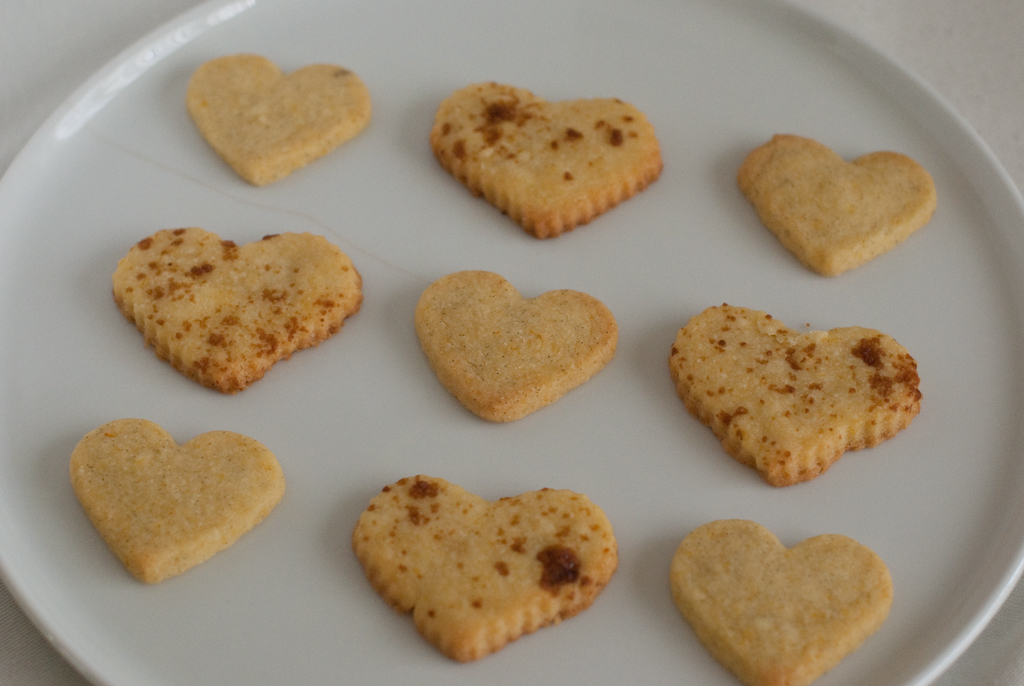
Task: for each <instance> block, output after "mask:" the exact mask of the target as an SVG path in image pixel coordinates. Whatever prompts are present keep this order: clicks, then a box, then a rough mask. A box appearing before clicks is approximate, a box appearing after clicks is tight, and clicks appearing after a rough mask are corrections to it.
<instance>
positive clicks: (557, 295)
mask: <svg viewBox="0 0 1024 686" xmlns="http://www.w3.org/2000/svg"><path fill="white" fill-rule="evenodd" d="M415 328H416V334H417V336H418V337H419V340H420V345H421V347H422V348H423V352H424V354H425V355H426V357H427V361H428V362H429V364H430V367H431V369H433V370H434V373H435V374H436V375H437V378H438V380H439V381H440V382H441V384H442V385H443V386H444V387H445V388H447V389H448V391H449V392H450V393H451V394H452V395H454V396H455V397H456V398H457V399H458V401H459V402H460V403H462V405H463V406H465V407H466V408H467V409H469V410H470V411H471V412H473V413H474V414H476V415H478V416H480V417H483V418H484V419H487V420H490V421H495V422H507V421H512V420H515V419H520V418H522V417H524V416H526V415H527V414H529V413H531V412H533V411H535V410H538V409H540V408H541V407H544V406H546V405H549V404H551V403H553V402H555V401H556V400H558V399H559V398H561V397H562V396H563V395H565V394H566V393H568V392H569V391H570V390H572V389H573V388H576V387H577V386H579V385H580V384H582V383H583V382H585V381H587V380H588V379H589V378H590V377H591V376H593V375H594V374H596V373H597V372H598V371H600V370H601V369H602V368H603V367H604V366H605V365H606V364H608V362H609V361H610V360H611V359H612V356H613V355H614V354H615V348H616V345H617V343H618V326H617V325H616V323H615V318H614V317H613V316H612V313H611V312H610V311H609V310H608V308H607V307H605V305H604V304H603V303H601V302H600V301H599V300H597V299H596V298H594V297H592V296H590V295H587V294H586V293H580V292H579V291H572V290H558V291H548V292H547V293H544V294H542V295H540V296H538V297H536V298H530V299H527V298H524V297H523V296H522V295H520V293H519V292H518V291H517V290H516V289H515V288H514V287H513V286H512V284H510V283H509V282H508V281H506V280H505V279H504V278H503V277H501V276H500V275H498V274H494V273H493V272H486V271H463V272H456V273H454V274H449V275H448V276H445V277H442V278H440V279H438V280H437V281H435V282H434V283H433V284H431V285H430V286H429V287H428V288H427V289H426V290H425V291H424V292H423V294H422V295H421V296H420V300H419V302H418V303H417V305H416V311H415Z"/></svg>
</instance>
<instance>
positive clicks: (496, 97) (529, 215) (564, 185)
mask: <svg viewBox="0 0 1024 686" xmlns="http://www.w3.org/2000/svg"><path fill="white" fill-rule="evenodd" d="M430 145H431V147H432V148H433V150H434V155H435V156H436V157H437V160H438V162H440V163H441V166H442V167H444V168H445V169H446V170H447V171H448V172H450V173H451V174H452V176H454V177H455V178H457V179H458V180H459V181H461V182H462V183H463V184H464V185H465V186H466V187H467V188H469V190H471V191H472V192H473V193H474V194H475V195H483V196H484V198H486V199H487V201H488V202H490V203H491V204H492V205H494V206H495V207H497V208H498V209H500V210H502V211H503V212H505V213H507V214H508V215H509V217H511V218H512V219H513V220H515V221H516V222H518V223H519V224H520V225H522V227H523V228H524V229H525V230H526V231H527V232H529V233H531V234H533V235H534V236H536V237H537V238H550V237H553V236H558V235H560V234H562V233H564V232H566V231H570V230H572V229H573V228H575V227H576V226H578V225H580V224H585V223H587V222H589V221H590V220H591V219H593V218H594V217H596V216H597V215H599V214H601V213H602V212H605V211H607V210H609V209H611V208H612V207H614V206H615V205H617V204H618V203H620V202H622V201H623V200H626V199H627V198H631V197H632V196H634V195H636V194H637V193H639V192H640V191H642V190H643V189H644V188H646V187H647V186H648V185H649V184H651V183H653V182H654V181H655V180H656V179H657V178H658V176H660V174H661V167H662V162H661V152H660V148H659V146H658V139H657V138H656V137H655V135H654V127H653V126H651V124H650V122H648V120H647V117H645V116H644V114H643V113H642V112H640V111H639V110H638V109H636V108H635V107H633V106H632V105H630V104H629V103H625V102H623V101H621V100H617V99H612V98H603V99H593V100H572V101H565V102H548V101H546V100H543V99H542V98H539V97H537V96H535V95H533V94H532V93H530V92H529V91H527V90H523V89H521V88H514V87H512V86H506V85H502V84H497V83H481V84H474V85H471V86H467V87H465V88H463V89H460V90H458V91H455V93H453V94H452V95H450V96H449V97H448V98H447V99H445V100H444V101H443V102H442V103H441V105H440V106H439V107H438V109H437V113H436V115H435V118H434V127H433V129H432V130H431V132H430Z"/></svg>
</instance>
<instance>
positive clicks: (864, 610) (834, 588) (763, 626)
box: [670, 520, 893, 686]
mask: <svg viewBox="0 0 1024 686" xmlns="http://www.w3.org/2000/svg"><path fill="white" fill-rule="evenodd" d="M670 580H671V587H672V597H673V599H674V600H675V603H676V605H677V606H678V607H679V610H680V612H682V614H683V616H684V617H685V618H686V620H687V621H688V622H689V623H690V625H691V626H692V627H693V629H694V632H695V633H696V634H697V637H698V638H699V639H700V641H701V643H703V644H704V646H705V647H706V648H707V649H708V651H709V652H710V653H711V654H712V655H713V656H714V658H715V659H716V660H718V661H719V662H720V663H721V664H722V665H723V666H724V667H725V668H726V669H728V670H730V671H731V672H733V673H734V674H735V675H736V676H738V677H739V679H740V680H741V681H742V682H743V683H745V684H747V685H748V686H805V685H806V684H809V683H810V682H812V681H814V679H816V678H817V677H818V676H820V675H821V674H823V673H825V672H826V671H828V670H829V669H831V668H832V667H834V666H835V665H836V664H838V663H839V661H840V660H842V659H843V658H844V657H845V656H847V655H848V654H850V653H851V652H853V651H854V650H856V649H857V648H859V647H860V646H861V644H862V643H863V642H864V640H865V639H866V638H867V637H868V636H870V635H871V634H873V633H874V632H875V631H876V630H878V628H879V627H880V626H881V625H882V623H883V622H884V621H885V619H886V617H887V616H888V614H889V608H890V607H891V606H892V595H893V591H892V580H891V578H890V576H889V570H888V569H887V568H886V566H885V563H884V562H882V560H881V558H879V557H878V555H876V554H875V553H874V552H873V551H872V550H870V549H869V548H867V547H866V546H863V545H861V544H860V543H857V542H856V541H854V540H853V539H851V538H847V537H846V536H840V535H836V534H825V535H822V536H815V537H814V538H808V539H807V540H805V541H803V542H801V543H799V544H797V545H796V546H794V547H793V548H789V549H787V548H786V547H785V546H783V545H782V543H780V542H779V539H778V538H776V537H775V536H774V535H773V534H772V533H771V532H770V531H769V530H768V529H766V528H764V527H763V526H761V525H760V524H756V523H754V522H748V521H743V520H724V521H716V522H711V523H710V524H705V525H704V526H701V527H699V528H697V529H695V530H694V531H693V532H691V533H690V534H689V535H688V536H687V537H686V538H685V539H683V542H682V543H681V544H680V546H679V548H678V549H677V550H676V553H675V556H674V557H673V558H672V568H671V573H670Z"/></svg>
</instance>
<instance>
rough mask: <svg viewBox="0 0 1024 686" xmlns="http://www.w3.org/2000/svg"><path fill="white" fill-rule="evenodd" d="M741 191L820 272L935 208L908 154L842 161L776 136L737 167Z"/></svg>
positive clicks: (873, 252) (895, 239) (860, 258)
mask: <svg viewBox="0 0 1024 686" xmlns="http://www.w3.org/2000/svg"><path fill="white" fill-rule="evenodd" d="M737 181H738V183H739V187H740V190H741V191H743V194H744V195H745V196H747V199H748V200H750V202H751V203H753V205H754V208H755V209H756V210H757V214H758V215H759V216H760V218H761V221H762V222H763V223H764V225H765V226H767V227H768V228H769V229H770V230H771V231H772V233H774V234H775V235H776V236H777V237H778V239H779V241H781V242H782V245H784V246H785V247H786V249H787V250H789V251H790V252H792V253H793V254H794V255H795V256H796V257H797V259H799V260H800V261H801V262H802V263H803V264H804V265H806V266H807V267H809V268H810V269H813V270H814V271H816V272H818V273H819V274H823V275H825V276H835V275H837V274H841V273H843V272H845V271H847V270H849V269H853V268H854V267H859V266H860V265H862V264H864V263H865V262H867V261H869V260H872V259H874V258H876V257H878V256H879V255H881V254H882V253H885V252H888V251H889V250H891V249H892V248H894V247H896V246H897V245H898V244H900V243H902V242H903V241H904V240H906V239H907V238H908V237H909V236H910V234H912V233H914V232H915V231H917V230H918V229H919V228H921V227H922V226H924V225H925V224H927V223H928V220H929V219H931V217H932V213H933V212H934V211H935V203H936V195H935V184H934V182H933V181H932V177H931V176H930V175H929V174H928V172H927V171H926V170H925V169H924V168H923V167H922V166H921V165H920V164H918V163H917V162H915V161H914V160H912V159H910V158H909V157H907V156H906V155H901V154H900V153H896V152H873V153H870V154H867V155H864V156H862V157H858V158H857V159H855V160H854V161H853V162H846V161H845V160H843V159H842V158H841V157H840V156H839V155H837V154H836V153H835V152H833V151H832V150H830V149H829V148H827V147H825V146H824V145H822V144H821V143H818V142H817V141H813V140H810V139H809V138H801V137H799V136H790V135H776V136H775V137H773V138H772V139H771V141H769V142H768V143H765V144H764V145H762V146H761V147H759V148H757V149H755V150H754V151H753V152H751V153H750V155H748V156H747V158H746V160H744V162H743V164H742V165H741V166H740V168H739V172H738V174H737Z"/></svg>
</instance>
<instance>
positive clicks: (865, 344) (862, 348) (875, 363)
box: [850, 336, 885, 369]
mask: <svg viewBox="0 0 1024 686" xmlns="http://www.w3.org/2000/svg"><path fill="white" fill-rule="evenodd" d="M850 352H851V353H852V354H853V356H854V357H859V358H860V359H861V361H862V362H864V364H866V365H867V366H869V367H874V368H875V369H881V368H882V366H883V364H884V363H883V362H882V357H883V356H884V355H885V352H884V351H883V350H882V339H881V337H880V336H875V337H874V338H862V339H860V341H858V342H857V345H855V346H854V347H853V349H851V350H850Z"/></svg>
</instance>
